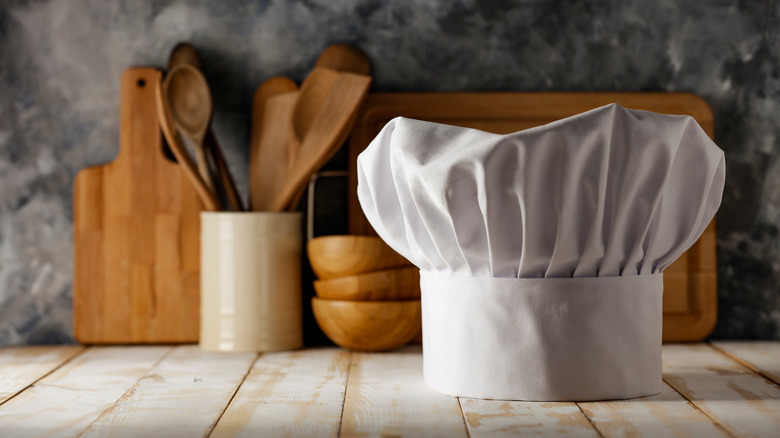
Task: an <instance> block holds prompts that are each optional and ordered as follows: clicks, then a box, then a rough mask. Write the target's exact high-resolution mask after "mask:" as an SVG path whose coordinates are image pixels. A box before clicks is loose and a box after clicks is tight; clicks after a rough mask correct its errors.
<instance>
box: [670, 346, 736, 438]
mask: <svg viewBox="0 0 780 438" xmlns="http://www.w3.org/2000/svg"><path fill="white" fill-rule="evenodd" d="M703 344H704V345H708V346H710V348H712V346H711V345H709V343H703ZM712 349H713V350H714V351H716V352H718V353H720V352H719V351H718V350H717V349H715V348H712ZM724 356H725V355H724ZM726 358H727V359H729V358H728V356H726ZM748 371H750V369H748ZM663 381H664V382H665V383H666V384H667V385H669V386H671V387H672V389H674V390H675V391H677V393H678V394H680V396H681V397H683V398H684V399H685V400H687V401H688V403H689V404H690V405H691V406H693V407H694V409H696V410H698V411H699V412H701V413H702V414H704V415H705V416H707V418H709V419H710V420H712V424H714V425H715V427H717V428H718V429H720V430H722V431H724V432H725V433H726V434H727V435H729V436H732V437H735V438H737V437H739V435H737V434H735V433H734V432H732V431H731V429H730V428H729V427H726V426H725V425H723V424H721V422H720V421H719V420H718V419H717V418H716V417H714V416H713V415H711V414H709V413H708V412H707V410H705V409H704V408H702V407H701V406H699V405H698V404H697V403H696V400H693V399H691V398H689V397H688V396H687V395H685V394H684V393H683V391H681V390H679V389H678V388H677V387H676V386H674V385H673V384H672V382H671V381H670V380H667V379H666V377H664V378H663Z"/></svg>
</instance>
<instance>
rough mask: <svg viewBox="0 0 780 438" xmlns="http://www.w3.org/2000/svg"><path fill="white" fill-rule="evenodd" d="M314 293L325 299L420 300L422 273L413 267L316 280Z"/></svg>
mask: <svg viewBox="0 0 780 438" xmlns="http://www.w3.org/2000/svg"><path fill="white" fill-rule="evenodd" d="M314 291H315V292H317V296H318V297H319V298H323V299H326V300H345V301H388V300H419V299H420V270H419V269H418V268H417V267H415V266H412V267H410V268H395V269H387V270H384V271H376V272H369V273H366V274H357V275H347V276H344V277H338V278H330V279H327V280H315V281H314Z"/></svg>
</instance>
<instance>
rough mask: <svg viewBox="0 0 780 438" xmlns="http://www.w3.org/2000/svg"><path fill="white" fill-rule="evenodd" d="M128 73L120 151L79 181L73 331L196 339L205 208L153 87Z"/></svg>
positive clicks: (150, 74)
mask: <svg viewBox="0 0 780 438" xmlns="http://www.w3.org/2000/svg"><path fill="white" fill-rule="evenodd" d="M160 74H161V73H160V72H159V71H158V70H156V69H153V68H132V69H129V70H127V71H126V72H125V73H124V74H123V75H122V80H121V97H120V101H121V106H120V117H121V120H120V135H119V137H120V138H119V145H120V147H119V155H118V156H117V158H116V160H114V161H113V162H112V163H109V164H105V165H101V166H96V167H91V168H88V169H84V170H82V171H81V172H79V173H78V175H77V176H76V180H75V183H74V188H73V190H74V205H73V209H74V268H75V272H74V290H73V295H74V297H73V306H74V328H75V335H76V339H78V340H79V341H80V342H82V343H88V344H92V343H135V342H139V343H149V342H196V341H197V340H198V328H199V327H198V322H199V318H198V308H199V302H200V295H199V270H200V261H199V260H200V246H199V235H200V222H199V218H198V214H199V212H200V211H201V210H202V209H203V206H202V204H201V202H200V200H199V199H198V196H197V195H196V193H195V191H194V189H193V188H192V186H191V185H190V184H189V183H188V182H187V181H185V180H184V179H183V174H182V171H181V169H180V167H179V166H178V165H177V164H175V163H173V162H171V161H169V160H168V159H167V158H165V156H164V155H163V152H162V140H161V134H160V128H159V125H158V122H157V111H156V108H155V90H154V84H156V83H157V81H159V80H160Z"/></svg>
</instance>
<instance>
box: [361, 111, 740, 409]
mask: <svg viewBox="0 0 780 438" xmlns="http://www.w3.org/2000/svg"><path fill="white" fill-rule="evenodd" d="M724 179H725V165H724V156H723V152H722V151H721V150H720V149H719V148H718V147H717V146H716V145H715V144H714V143H713V142H712V141H711V140H710V139H709V137H708V136H707V135H706V133H705V132H704V131H703V130H702V129H701V127H699V125H698V124H697V123H696V121H695V120H694V119H693V118H691V117H689V116H672V115H664V114H657V113H652V112H647V111H637V110H630V109H625V108H623V107H621V106H620V105H617V104H612V105H607V106H604V107H601V108H597V109H594V110H592V111H588V112H585V113H582V114H579V115H576V116H573V117H569V118H566V119H563V120H559V121H557V122H554V123H550V124H548V125H544V126H540V127H537V128H532V129H528V130H524V131H520V132H516V133H514V134H509V135H496V134H491V133H487V132H483V131H479V130H475V129H467V128H461V127H455V126H449V125H442V124H436V123H429V122H423V121H418V120H411V119H406V118H402V117H399V118H396V119H393V120H392V121H390V122H389V123H388V124H387V125H386V126H385V127H384V129H383V130H382V131H381V132H380V133H379V135H378V136H377V137H376V138H375V139H374V140H373V141H372V142H371V144H370V145H369V147H368V148H367V149H366V150H365V151H364V152H363V153H362V154H360V156H359V157H358V197H359V199H360V204H361V206H362V208H363V211H364V213H365V215H366V217H367V218H368V221H369V222H370V223H371V225H372V226H373V227H374V229H375V230H376V232H377V233H378V234H379V236H380V237H382V239H384V240H385V241H386V242H387V243H388V244H389V245H390V246H391V247H392V248H394V249H395V250H396V251H398V252H399V253H400V254H402V255H403V256H405V257H406V258H408V259H409V260H410V261H411V262H412V263H414V264H415V265H416V266H418V267H419V268H420V270H421V287H422V307H423V356H424V359H423V362H424V374H425V381H426V382H427V384H428V385H430V386H431V387H433V388H434V389H436V390H438V391H440V392H443V393H446V394H450V395H455V396H466V397H479V398H496V399H513V400H571V401H575V400H601V399H620V398H631V397H639V396H644V395H650V394H656V393H658V392H659V391H660V387H661V322H662V309H661V298H662V292H663V282H662V271H663V270H664V268H666V267H667V266H669V265H670V264H671V263H672V262H673V261H674V260H675V259H677V258H678V257H679V256H680V255H681V254H682V253H683V252H685V251H686V250H687V249H688V248H689V247H690V246H691V245H692V244H693V243H694V242H695V241H696V240H697V239H698V237H699V236H700V235H701V233H702V232H703V231H704V229H705V228H706V226H707V225H708V223H709V222H710V220H711V219H712V218H713V216H714V215H715V212H716V211H717V209H718V206H719V204H720V200H721V195H722V192H723V185H724Z"/></svg>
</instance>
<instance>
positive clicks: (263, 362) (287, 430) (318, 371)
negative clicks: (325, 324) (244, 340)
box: [211, 348, 350, 437]
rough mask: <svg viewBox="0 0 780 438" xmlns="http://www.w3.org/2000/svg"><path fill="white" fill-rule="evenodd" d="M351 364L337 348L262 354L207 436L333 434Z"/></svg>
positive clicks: (346, 355) (337, 429)
mask: <svg viewBox="0 0 780 438" xmlns="http://www.w3.org/2000/svg"><path fill="white" fill-rule="evenodd" d="M349 361H350V353H349V352H347V351H345V350H341V349H335V348H327V349H325V348H320V349H314V350H304V351H295V352H284V353H268V354H264V355H262V356H261V357H260V358H259V359H258V360H257V362H256V363H255V365H254V367H252V371H251V373H250V374H249V376H247V378H246V380H245V381H244V383H243V384H242V385H241V389H240V390H239V391H238V392H237V393H236V396H235V397H234V398H233V401H232V402H231V403H230V406H228V408H227V410H226V411H225V413H224V415H222V418H221V419H220V420H219V423H218V424H217V427H216V428H214V432H213V434H212V435H211V436H212V437H257V436H268V437H271V436H273V437H310V436H316V437H335V436H337V435H338V431H339V423H340V421H341V410H342V407H343V405H344V394H345V391H346V385H347V373H348V370H349Z"/></svg>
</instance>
